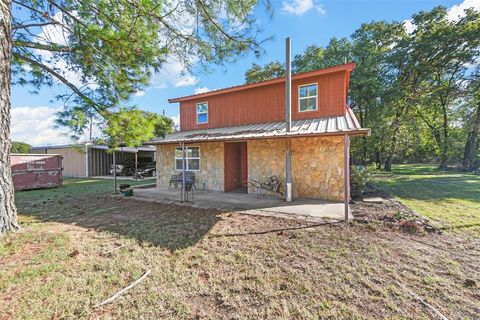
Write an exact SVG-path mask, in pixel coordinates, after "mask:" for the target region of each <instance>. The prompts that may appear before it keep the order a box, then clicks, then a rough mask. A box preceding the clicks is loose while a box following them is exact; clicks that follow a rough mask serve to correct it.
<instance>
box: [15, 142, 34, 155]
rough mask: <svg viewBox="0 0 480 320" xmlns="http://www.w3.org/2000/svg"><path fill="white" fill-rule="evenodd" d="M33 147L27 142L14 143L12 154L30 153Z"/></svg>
mask: <svg viewBox="0 0 480 320" xmlns="http://www.w3.org/2000/svg"><path fill="white" fill-rule="evenodd" d="M31 147H32V146H31V145H29V144H28V143H25V142H20V141H12V149H11V150H10V152H11V153H30V148H31Z"/></svg>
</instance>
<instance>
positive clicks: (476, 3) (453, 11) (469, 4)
mask: <svg viewBox="0 0 480 320" xmlns="http://www.w3.org/2000/svg"><path fill="white" fill-rule="evenodd" d="M470 8H472V9H474V10H475V11H480V0H464V1H463V2H462V3H460V4H456V5H454V6H452V7H450V8H448V9H447V19H448V20H449V21H457V20H459V19H460V18H462V17H464V16H465V10H466V9H470ZM403 25H404V27H405V30H406V31H407V33H412V32H414V31H415V29H416V27H415V25H414V24H413V22H412V20H411V19H409V20H405V21H403Z"/></svg>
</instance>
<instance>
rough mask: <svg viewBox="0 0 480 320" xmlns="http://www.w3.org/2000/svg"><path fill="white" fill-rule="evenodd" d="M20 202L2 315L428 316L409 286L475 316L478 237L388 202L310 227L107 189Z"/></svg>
mask: <svg viewBox="0 0 480 320" xmlns="http://www.w3.org/2000/svg"><path fill="white" fill-rule="evenodd" d="M19 207H20V211H21V212H23V213H24V214H23V215H22V222H23V226H24V228H23V230H22V231H21V232H19V233H16V234H11V235H8V236H6V237H5V238H3V239H2V240H1V241H0V319H11V318H12V319H13V318H18V319H20V318H22V319H23V318H32V319H46V318H49V319H58V318H72V319H73V318H75V319H77V318H91V319H97V318H102V319H103V318H105V319H109V318H176V319H260V318H262V319H263V318H264V319H267V318H268V319H292V318H297V319H300V318H302V319H338V318H344V319H372V318H376V319H436V318H438V316H437V315H436V314H435V313H434V311H432V309H430V308H429V307H426V306H425V305H424V304H422V303H421V302H420V301H419V300H418V299H416V298H415V297H414V296H413V295H412V292H413V293H414V294H416V295H418V296H419V297H421V298H422V299H424V301H425V302H427V303H428V304H430V305H432V306H433V307H434V308H436V309H438V310H439V311H440V312H441V313H442V314H444V315H445V316H446V317H447V318H449V319H478V318H479V314H480V274H479V271H480V270H479V269H480V267H479V266H480V240H479V239H478V238H475V237H471V236H468V235H465V236H462V235H459V234H449V233H446V234H445V233H443V234H438V233H435V232H425V231H424V230H423V229H422V228H417V227H415V228H413V229H412V228H404V227H402V226H403V224H404V223H405V222H404V221H411V220H415V219H410V218H409V216H408V214H407V213H405V212H407V211H408V210H407V209H405V208H403V207H402V206H401V205H400V207H399V204H398V203H395V202H392V201H388V202H386V203H384V204H365V203H359V202H357V203H354V204H353V205H352V209H353V214H354V215H356V216H357V217H359V218H360V219H359V222H354V223H350V224H348V225H346V224H344V223H333V224H325V225H319V226H313V225H312V224H308V223H305V222H300V221H296V220H286V219H276V218H268V217H256V216H250V215H242V214H238V213H234V212H229V213H221V212H217V211H214V210H202V209H195V208H187V207H183V206H182V207H180V206H175V205H161V204H155V203H145V202H138V201H131V200H126V199H114V198H111V197H110V196H107V195H100V196H95V197H77V198H73V199H72V198H70V199H69V201H68V204H67V203H65V201H63V200H59V199H58V198H56V197H49V198H43V199H42V200H41V201H40V200H39V201H36V202H35V201H33V202H32V199H29V200H28V201H24V202H23V203H22V202H20V203H19ZM32 208H34V209H32ZM403 211H405V212H404V213H402V212H403ZM399 212H400V214H399ZM385 217H393V218H394V219H386V218H385ZM148 269H151V270H152V273H151V275H150V276H149V277H148V278H147V279H146V280H145V281H144V282H142V283H141V284H139V285H138V286H136V287H135V288H133V289H132V290H130V291H129V292H128V293H127V294H125V295H124V296H122V297H120V298H119V299H117V300H116V301H115V302H114V303H112V304H109V305H107V306H104V307H102V308H98V309H95V308H94V307H93V306H94V305H95V304H97V303H98V302H100V301H102V300H104V299H106V298H108V297H110V296H111V295H113V294H114V293H116V292H117V291H118V290H120V289H121V288H123V287H125V286H126V285H128V284H129V283H131V282H132V281H134V280H135V279H137V278H138V277H139V276H140V275H141V274H143V272H145V271H146V270H148Z"/></svg>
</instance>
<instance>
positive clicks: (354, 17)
mask: <svg viewBox="0 0 480 320" xmlns="http://www.w3.org/2000/svg"><path fill="white" fill-rule="evenodd" d="M479 3H480V0H445V1H443V0H437V1H432V0H416V1H415V0H403V1H393V0H370V1H364V0H357V1H346V0H345V1H342V0H330V1H325V0H323V1H315V0H272V4H273V6H274V9H275V12H274V16H273V17H270V16H269V14H267V13H266V12H265V10H264V8H262V7H259V8H257V9H256V15H257V17H258V19H257V21H258V23H260V24H261V27H262V29H263V32H262V33H261V34H260V37H261V38H267V37H269V36H273V38H272V40H270V41H268V42H266V43H265V45H264V49H265V53H264V54H263V55H262V56H261V57H260V58H256V57H255V56H254V55H253V54H249V55H246V56H243V57H239V58H238V60H237V61H236V62H235V63H232V64H228V65H227V66H215V65H212V66H211V67H210V71H209V72H208V73H196V74H186V75H185V74H181V71H182V68H181V66H179V65H178V64H175V63H170V64H167V65H166V66H165V68H164V70H162V72H161V73H160V74H158V75H156V76H155V77H154V79H153V80H152V82H153V83H152V85H151V86H149V87H148V88H146V89H145V90H144V91H143V92H139V93H138V96H134V97H132V99H131V103H132V104H136V105H138V106H139V107H140V108H141V109H144V110H150V111H155V112H159V113H161V112H162V111H163V110H165V113H166V114H167V115H169V116H171V117H174V118H178V105H177V104H169V103H168V101H167V99H168V98H172V97H177V96H183V95H189V94H193V93H194V92H197V91H199V90H207V89H210V90H211V89H218V88H222V87H227V86H231V85H236V84H241V83H243V82H244V72H245V70H246V69H248V68H249V67H250V66H251V64H252V63H254V62H255V63H259V64H264V63H267V62H270V61H272V60H281V61H283V59H284V52H285V49H284V44H285V38H286V37H287V36H290V37H291V38H292V54H293V55H295V54H298V53H301V52H302V51H303V50H304V49H305V48H306V47H307V46H308V45H311V44H316V45H320V46H323V45H326V44H327V43H328V41H329V39H330V38H331V37H334V36H335V37H348V36H350V35H351V34H352V33H353V32H354V31H355V30H356V29H357V28H358V27H359V26H360V25H361V24H362V23H365V22H371V21H378V20H386V21H405V20H408V19H409V18H411V16H412V14H414V13H417V12H419V11H421V10H431V9H432V8H433V7H435V6H438V5H443V6H445V7H447V8H452V9H451V10H452V12H456V11H458V10H459V9H460V10H461V9H463V8H464V7H470V6H473V5H475V6H476V7H477V8H479V6H480V5H479ZM64 90H65V89H64V88H62V87H53V88H42V89H41V90H40V93H39V94H31V93H29V88H28V87H18V86H13V87H12V140H21V141H25V142H27V143H30V144H32V145H47V144H58V143H67V142H69V138H68V137H67V136H66V135H65V132H64V131H62V130H59V129H54V128H53V121H54V118H55V116H54V113H55V111H56V110H58V109H59V108H61V106H62V103H61V102H60V101H51V100H52V99H53V97H54V96H55V95H56V94H58V93H59V92H63V91H64Z"/></svg>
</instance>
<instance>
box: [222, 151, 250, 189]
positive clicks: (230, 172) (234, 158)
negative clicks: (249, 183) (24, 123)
mask: <svg viewBox="0 0 480 320" xmlns="http://www.w3.org/2000/svg"><path fill="white" fill-rule="evenodd" d="M246 152H247V143H246V142H225V144H224V170H225V173H224V174H225V192H228V191H231V190H234V189H237V188H239V187H242V186H243V185H244V184H245V182H246V181H244V180H246V174H247V171H246V170H247V163H246Z"/></svg>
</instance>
